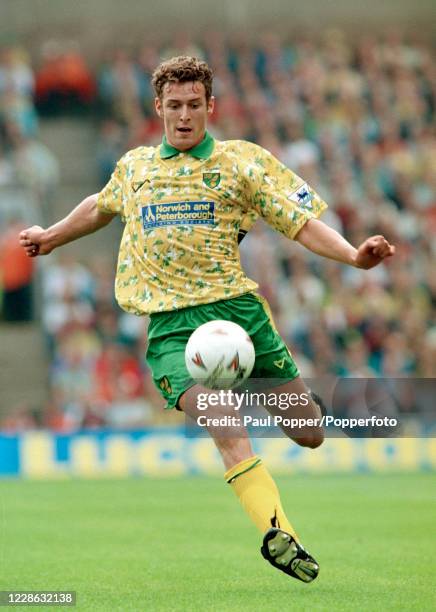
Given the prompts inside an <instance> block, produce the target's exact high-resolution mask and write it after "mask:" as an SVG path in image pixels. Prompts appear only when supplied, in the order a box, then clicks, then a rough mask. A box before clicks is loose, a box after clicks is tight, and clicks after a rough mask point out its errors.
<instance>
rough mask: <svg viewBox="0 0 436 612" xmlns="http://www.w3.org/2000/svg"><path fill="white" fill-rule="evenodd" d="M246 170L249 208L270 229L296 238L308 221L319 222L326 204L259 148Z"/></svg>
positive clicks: (301, 180)
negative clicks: (316, 220)
mask: <svg viewBox="0 0 436 612" xmlns="http://www.w3.org/2000/svg"><path fill="white" fill-rule="evenodd" d="M250 146H252V147H253V152H252V155H251V156H250V161H249V162H248V164H246V166H247V167H245V168H244V169H243V173H244V176H245V180H246V187H247V192H248V193H247V204H248V207H249V208H251V209H253V210H254V211H255V212H256V213H257V214H258V215H259V216H260V217H262V218H263V219H264V220H265V221H266V222H267V223H268V224H269V225H270V226H271V227H273V228H274V229H276V230H277V231H279V232H281V233H282V234H284V235H285V236H287V237H288V238H294V237H295V236H296V235H297V234H298V232H299V231H300V229H301V228H302V227H303V226H304V225H305V223H307V221H308V220H309V219H316V218H318V217H319V216H320V215H321V214H322V212H323V211H324V210H326V208H327V204H326V203H325V202H324V200H322V199H321V198H320V196H319V195H318V194H317V193H316V192H315V191H314V190H313V189H312V188H311V187H310V185H308V184H307V183H306V182H305V181H304V179H302V178H300V177H299V176H298V175H297V174H295V173H294V172H292V170H289V168H287V167H286V166H285V165H284V164H282V163H281V162H280V161H279V160H278V159H276V158H275V157H274V156H273V155H271V153H269V152H268V151H266V150H265V149H262V148H261V147H259V146H257V145H250Z"/></svg>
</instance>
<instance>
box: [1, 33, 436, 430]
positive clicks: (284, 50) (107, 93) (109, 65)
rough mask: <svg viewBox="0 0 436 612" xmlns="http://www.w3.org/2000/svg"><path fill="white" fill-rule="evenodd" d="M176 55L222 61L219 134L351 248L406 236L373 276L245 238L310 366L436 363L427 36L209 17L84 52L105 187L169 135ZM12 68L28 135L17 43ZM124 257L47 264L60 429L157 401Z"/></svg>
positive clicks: (126, 416) (386, 367)
mask: <svg viewBox="0 0 436 612" xmlns="http://www.w3.org/2000/svg"><path fill="white" fill-rule="evenodd" d="M70 51H71V50H70ZM70 51H69V52H70ZM74 52H75V53H76V56H77V54H78V50H77V49H75V50H74ZM179 54H189V55H196V56H200V57H203V58H205V59H206V60H207V61H208V62H209V63H210V65H211V67H212V68H213V71H214V75H215V80H214V95H215V96H216V99H217V102H216V112H215V115H214V117H213V120H212V122H211V126H210V129H211V132H212V133H213V135H214V136H215V137H217V138H219V139H239V138H242V139H247V140H251V141H254V142H257V143H258V144H260V145H261V146H264V147H265V148H267V149H269V150H270V151H271V152H272V153H273V154H274V155H275V156H276V157H278V158H279V159H280V160H282V161H283V162H284V163H285V164H286V165H287V166H288V167H290V168H291V169H292V170H294V171H295V172H296V173H297V174H299V175H301V176H302V177H304V179H305V180H306V181H307V182H308V183H309V184H310V185H312V186H313V187H314V188H315V189H316V190H317V191H318V193H319V194H320V195H321V196H322V197H323V198H324V199H325V200H326V201H327V203H328V204H329V210H328V211H327V212H326V213H325V215H324V216H323V220H324V221H326V222H327V223H328V224H330V225H332V226H333V227H334V228H336V229H337V230H338V231H339V232H341V233H343V234H344V235H345V236H346V237H347V239H348V240H349V241H350V242H352V243H353V244H354V245H358V244H359V243H360V242H362V241H363V240H364V239H365V238H366V237H367V236H369V235H371V234H379V233H380V234H384V235H385V236H386V237H387V238H388V239H389V241H390V242H392V243H393V244H395V245H396V248H397V252H396V256H395V257H394V258H392V259H391V260H390V261H389V262H387V263H386V264H383V265H381V266H379V267H377V268H375V269H373V270H371V271H369V272H363V271H360V270H356V269H353V268H349V267H346V266H341V265H337V264H335V263H334V262H331V261H328V260H325V259H322V258H320V257H317V256H314V255H312V254H310V253H309V252H305V251H304V249H302V248H301V247H299V245H297V244H294V243H291V242H290V241H288V240H286V239H284V238H282V237H278V236H277V234H276V233H274V232H273V231H272V230H270V229H269V228H268V227H267V226H266V225H265V224H264V223H263V222H258V223H257V224H256V226H255V227H254V229H253V230H252V231H251V232H250V233H249V234H248V236H247V237H246V238H245V239H244V241H243V242H242V244H241V258H242V261H243V265H244V267H245V270H246V271H247V274H248V275H249V276H250V277H252V278H254V279H255V280H256V281H257V282H258V283H259V286H260V292H261V293H262V294H263V295H264V296H265V297H267V299H268V300H269V302H270V305H271V307H272V310H273V314H274V317H275V319H276V322H277V325H278V327H279V330H280V332H281V333H282V335H283V337H284V338H285V339H286V341H287V342H288V344H289V346H290V348H291V350H292V352H293V354H294V357H295V359H296V361H297V363H298V364H299V366H300V368H301V371H302V374H303V375H304V376H306V377H320V376H324V375H327V374H333V375H338V376H348V377H371V376H386V377H403V376H413V377H434V375H435V361H436V317H435V312H436V309H435V306H436V274H435V273H434V270H435V263H434V262H435V258H436V239H435V238H436V175H435V172H434V169H435V167H436V137H435V136H436V131H435V125H436V124H435V102H436V68H435V63H434V58H433V49H432V48H431V45H430V44H428V43H426V42H425V41H422V40H420V39H419V37H418V36H417V35H416V34H415V35H414V36H413V37H410V36H406V35H405V34H403V33H401V32H400V31H398V30H395V29H391V30H389V31H386V32H385V33H383V34H382V35H378V36H375V35H374V36H373V35H370V34H362V35H361V36H360V37H356V36H354V37H353V38H351V37H348V36H347V34H346V33H344V32H342V31H339V30H330V31H325V32H323V33H322V34H321V35H320V36H319V37H318V38H314V37H313V36H307V37H306V36H305V35H298V36H292V37H289V39H286V38H284V37H279V36H278V35H277V34H276V33H274V32H264V33H262V34H260V35H259V36H258V37H256V38H248V37H247V38H245V37H244V36H243V35H240V34H238V37H234V38H233V37H225V36H223V35H221V34H220V33H218V32H216V31H210V32H207V33H206V34H205V35H204V37H203V38H202V39H198V40H196V41H193V40H190V39H189V38H188V37H187V36H186V35H184V34H179V35H177V36H176V37H174V39H173V40H172V42H171V44H170V45H167V46H158V45H153V44H145V45H144V46H142V47H141V48H139V49H138V50H137V51H136V52H133V51H131V50H128V49H126V48H116V49H114V50H113V52H112V54H111V56H110V57H109V56H108V57H107V59H106V60H105V61H104V62H102V64H101V65H100V67H99V68H98V70H97V72H96V73H95V77H94V78H93V77H91V76H90V74H88V71H87V70H86V69H85V68H86V66H85V65H84V64H83V62H82V68H83V70H82V80H81V83H82V90H81V91H82V94H81V97H80V95H79V94H78V93H77V92H76V93H75V94H74V96H75V100H76V103H77V104H79V105H85V106H86V105H89V104H91V102H92V103H93V104H94V105H95V108H96V109H97V110H98V113H97V115H98V121H99V123H100V142H99V143H98V150H97V151H96V154H97V159H98V173H99V180H100V183H101V185H103V184H104V183H105V182H106V181H107V180H108V178H109V177H110V174H111V172H112V170H113V168H114V165H115V162H116V161H117V159H119V157H120V156H121V155H122V154H123V153H124V152H125V151H126V150H127V149H129V148H133V147H135V146H139V145H140V144H157V143H158V142H159V141H160V139H161V135H162V131H161V125H160V122H159V121H158V119H157V118H156V117H155V114H154V110H153V108H154V107H153V99H154V94H153V91H152V89H151V86H150V76H151V73H152V71H153V69H154V68H155V66H156V65H157V64H158V63H159V61H161V60H162V59H165V58H167V57H170V56H173V55H179ZM6 56H7V54H6ZM6 56H5V55H3V56H2V64H1V65H0V95H1V96H2V97H1V99H2V100H4V102H2V124H1V125H2V126H3V125H6V124H8V120H7V119H6V120H3V116H4V113H5V111H4V110H3V109H4V108H7V102H6V101H7V99H8V97H10V96H11V95H12V94H11V92H10V91H9V93H8V90H7V88H6V90H5V89H4V86H3V85H2V84H3V83H4V82H5V79H4V76H3V75H4V74H5V70H6V72H7V66H9V65H10V64H8V62H10V61H11V60H10V59H9V60H8V61H6V60H5V57H6ZM82 60H83V58H82ZM15 62H18V60H17V59H16V60H15ZM16 65H17V66H19V67H20V70H18V69H17V79H16V80H17V82H19V85H18V84H17V85H16V87H17V91H15V93H14V96H15V97H16V98H17V99H20V100H21V104H20V108H21V109H24V108H27V109H28V110H27V112H28V116H27V118H26V119H24V115H26V113H25V112H24V110H23V117H22V118H21V121H22V122H23V124H22V126H21V129H20V130H19V133H20V138H21V139H23V138H25V139H28V142H32V138H33V137H34V134H35V133H34V132H32V129H35V127H34V126H35V125H36V123H37V118H36V114H35V108H34V106H33V104H32V97H33V96H34V77H33V75H32V72H31V70H30V68H29V66H28V64H27V63H25V62H24V61H23V59H22V57H21V59H20V60H19V62H18V63H16ZM76 67H77V66H76ZM77 72H78V73H79V72H80V71H79V70H78V71H77ZM85 73H86V74H87V76H86V78H85V76H84V75H85ZM18 75H20V77H21V78H18ZM36 80H37V81H38V75H37V78H36ZM2 87H3V89H2ZM38 91H39V92H40V91H41V90H38V87H37V88H36V101H37V104H39V105H40V106H41V105H42V106H41V108H42V112H44V113H49V112H50V110H49V109H50V104H55V106H56V104H61V109H62V110H64V109H65V108H68V104H66V103H65V100H63V101H61V102H59V96H58V97H56V96H54V97H53V96H52V97H51V98H47V97H46V98H44V99H43V100H42V99H41V98H38V96H40V93H38ZM2 92H3V93H2ZM5 92H6V93H5ZM63 95H64V97H65V95H66V94H65V91H64V94H63ZM66 98H68V95H66ZM33 99H34V100H35V97H33ZM47 99H49V100H51V101H49V102H48V103H47ZM26 100H27V107H26V104H25V101H26ZM38 100H39V101H38ZM53 101H54V102H53ZM29 109H31V110H29ZM10 112H12V111H10ZM54 112H59V109H58V111H54ZM6 114H7V113H6ZM16 116H18V114H17V115H16ZM20 117H21V115H20ZM17 121H18V120H17V119H14V121H13V125H16V122H17ZM25 126H27V131H26V129H25ZM32 126H33V128H32ZM14 129H15V128H12V133H11V130H10V128H7V129H6V130H3V131H5V133H6V136H7V139H8V144H7V146H6V149H5V150H4V153H3V158H2V157H1V150H0V183H1V181H2V176H3V173H4V171H3V170H2V168H3V165H2V164H3V159H4V161H5V163H6V162H8V160H9V159H10V158H11V156H10V154H9V151H10V150H12V152H14V150H15V149H14V147H18V144H17V141H16V140H15V141H14V140H13V139H14ZM16 133H17V130H16V129H15V134H16ZM15 137H16V138H17V136H15ZM5 142H6V141H5ZM12 142H13V144H11V143H12ZM12 157H13V156H12ZM114 267H115V266H114V265H113V264H112V262H107V261H104V260H101V259H95V260H94V261H93V263H92V265H84V264H79V263H78V262H77V261H72V260H69V259H68V258H67V257H66V256H63V255H62V254H59V256H58V259H57V263H56V264H54V265H50V266H47V267H46V268H45V269H44V276H43V309H42V311H43V327H44V332H45V335H46V338H47V351H48V354H49V355H50V360H51V368H50V387H51V401H50V406H49V407H48V408H47V410H46V412H45V415H44V424H45V425H48V426H50V427H52V428H54V429H58V430H69V429H75V428H78V427H82V426H88V427H91V426H101V425H109V426H112V427H117V426H138V425H141V424H147V423H149V422H154V421H155V420H156V418H157V416H156V415H157V414H159V412H158V410H157V409H156V408H157V407H159V408H160V407H161V406H162V403H163V402H162V400H160V398H159V396H158V394H157V393H156V391H155V390H154V388H153V385H152V383H151V381H150V374H149V372H147V370H146V368H145V365H144V357H143V355H144V347H145V343H146V331H145V327H146V326H145V321H144V320H143V319H139V318H134V317H132V316H130V315H127V314H125V313H122V312H121V311H119V309H117V307H116V306H115V304H114V301H113V271H114Z"/></svg>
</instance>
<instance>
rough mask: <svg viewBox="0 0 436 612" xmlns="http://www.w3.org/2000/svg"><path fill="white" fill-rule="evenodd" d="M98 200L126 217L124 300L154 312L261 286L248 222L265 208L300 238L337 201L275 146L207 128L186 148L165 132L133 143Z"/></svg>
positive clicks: (120, 282) (119, 292)
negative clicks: (248, 252)
mask: <svg viewBox="0 0 436 612" xmlns="http://www.w3.org/2000/svg"><path fill="white" fill-rule="evenodd" d="M98 207H99V209H100V210H102V211H103V212H107V213H119V214H120V215H121V217H122V220H123V221H124V223H125V228H124V233H123V237H122V240H121V244H120V251H119V256H118V266H117V277H116V281H115V293H116V297H117V300H118V302H119V304H120V306H121V307H122V308H124V309H125V310H127V311H129V312H134V313H136V314H151V313H153V312H162V311H168V310H177V309H179V308H185V307H187V306H196V305H198V304H207V303H210V302H216V301H218V300H222V299H228V298H232V297H236V296H239V295H242V294H244V293H247V292H250V291H255V290H256V289H257V284H256V283H255V282H254V281H252V280H250V279H249V278H247V276H246V275H245V274H244V272H243V270H242V268H241V263H240V259H239V248H238V232H239V230H240V229H244V230H248V229H249V228H250V227H251V226H252V225H253V223H254V222H255V220H256V219H257V218H258V217H261V218H263V219H264V220H265V221H266V222H267V223H268V224H269V225H270V226H271V227H273V228H274V229H276V230H278V231H279V232H281V233H282V234H284V235H285V236H288V237H289V238H294V236H295V235H296V234H297V233H298V231H299V230H300V229H301V228H302V227H303V225H304V224H305V223H306V222H307V221H308V220H309V219H311V218H314V217H318V216H319V215H320V214H321V212H322V211H323V210H324V209H325V208H326V207H327V205H326V204H325V202H323V200H321V198H320V197H319V196H318V195H317V194H316V193H315V192H314V191H313V189H311V187H310V186H309V185H307V183H305V182H304V180H303V179H301V178H300V177H298V176H297V175H296V174H294V173H293V172H292V171H291V170H289V169H288V168H287V167H286V166H284V165H283V164H282V163H280V162H279V161H278V160H277V159H275V158H274V157H273V156H272V155H271V154H270V153H269V152H268V151H266V150H265V149H262V148H261V147H259V146H258V145H255V144H253V143H250V142H246V141H242V140H229V141H222V142H221V141H218V140H214V139H213V138H212V137H211V136H210V135H209V134H208V133H206V135H205V137H204V139H203V141H202V142H201V143H200V144H198V145H197V146H196V147H194V148H193V149H190V150H189V151H186V152H180V151H178V150H177V149H175V148H173V147H172V146H170V145H169V144H168V142H167V141H166V139H165V138H164V139H163V142H162V144H161V145H160V146H159V147H138V148H137V149H134V150H132V151H129V152H128V153H126V154H125V155H124V156H123V157H122V158H121V159H120V161H119V162H118V164H117V166H116V168H115V171H114V173H113V174H112V177H111V179H110V181H109V182H108V184H107V185H106V186H105V187H104V188H103V190H102V191H101V192H100V194H99V197H98ZM259 256H260V257H261V256H262V254H261V245H260V246H259Z"/></svg>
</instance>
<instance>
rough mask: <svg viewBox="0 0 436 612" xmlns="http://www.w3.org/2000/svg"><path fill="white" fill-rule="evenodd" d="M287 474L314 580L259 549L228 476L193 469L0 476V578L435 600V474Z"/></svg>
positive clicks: (340, 604) (90, 601) (330, 600)
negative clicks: (135, 474)
mask: <svg viewBox="0 0 436 612" xmlns="http://www.w3.org/2000/svg"><path fill="white" fill-rule="evenodd" d="M277 483H278V485H279V486H280V488H281V491H282V498H283V502H284V506H285V508H286V509H287V512H288V514H289V516H290V517H291V518H292V520H293V522H294V524H295V526H296V528H297V529H298V531H299V533H300V535H301V537H302V540H303V543H304V544H305V546H306V547H307V548H308V549H309V550H310V551H311V552H312V553H313V555H314V556H315V557H316V559H317V560H318V561H319V563H320V566H321V572H320V575H319V578H318V579H317V580H316V582H314V583H313V584H311V585H305V584H303V583H301V582H298V581H296V580H293V579H291V578H288V577H287V576H285V575H284V574H282V573H281V572H278V571H277V570H275V569H274V568H272V567H271V566H270V565H269V564H267V562H265V561H264V560H263V559H262V557H261V555H260V553H259V547H260V537H259V534H258V533H257V531H256V529H255V528H254V527H253V526H252V525H251V523H250V522H249V521H248V519H247V518H246V517H245V515H244V513H243V511H242V509H241V508H240V507H239V504H238V502H237V500H236V497H234V494H233V492H232V491H231V490H230V487H226V486H225V484H224V483H223V482H222V481H221V480H219V479H214V478H200V477H198V478H194V477H193V478H181V479H161V480H150V479H132V480H110V481H109V480H101V481H77V480H69V481H62V482H22V481H3V482H0V508H1V522H0V590H38V589H42V590H75V591H76V592H77V608H76V609H78V610H92V611H93V612H94V611H98V610H102V611H105V612H109V611H112V610H120V611H127V610H138V611H148V610H150V611H152V612H155V611H159V610H165V611H170V610H171V611H173V610H176V611H179V610H180V611H189V612H195V611H203V610H207V611H210V610H216V611H219V612H222V611H226V610H228V611H231V612H236V611H239V610H241V611H242V610H243V611H248V610H249V611H265V612H267V611H268V612H271V611H273V612H275V611H286V610H303V611H306V610H310V611H312V610H328V611H332V610H334V611H335V612H336V611H341V610H344V611H347V612H349V611H350V610H356V611H357V610H358V611H359V612H361V611H362V610H365V611H368V610H377V611H379V610H383V611H385V610H412V609H413V610H420V612H422V611H423V610H431V609H432V610H434V609H435V602H434V600H432V594H433V585H434V579H433V567H434V555H433V551H434V541H433V542H432V534H434V518H435V506H434V491H435V489H436V488H435V484H436V476H435V475H434V474H433V475H432V474H420V475H394V476H388V475H383V476H381V475H380V476H374V475H356V476H316V477H314V476H298V477H296V476H292V477H288V478H277ZM37 609H39V610H42V609H44V610H53V609H54V608H48V607H44V608H42V607H39V608H37ZM56 609H60V608H56ZM63 609H65V608H63Z"/></svg>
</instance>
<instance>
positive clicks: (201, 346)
mask: <svg viewBox="0 0 436 612" xmlns="http://www.w3.org/2000/svg"><path fill="white" fill-rule="evenodd" d="M254 359H255V353H254V346H253V343H252V341H251V338H250V336H249V335H248V334H247V332H246V331H245V329H243V328H242V327H241V326H240V325H237V324H236V323H232V322H231V321H220V320H216V321H209V322H208V323H204V324H203V325H200V327H198V328H197V329H196V330H195V331H194V332H193V333H192V334H191V337H190V338H189V340H188V343H187V345H186V349H185V362H186V367H187V369H188V372H189V374H190V375H191V376H192V378H193V379H194V380H195V381H196V382H197V383H199V384H200V385H203V386H204V387H208V388H209V389H233V388H234V387H237V386H238V385H240V384H241V383H242V382H243V381H244V380H245V379H246V378H248V377H249V376H250V374H251V371H252V369H253V366H254Z"/></svg>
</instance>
